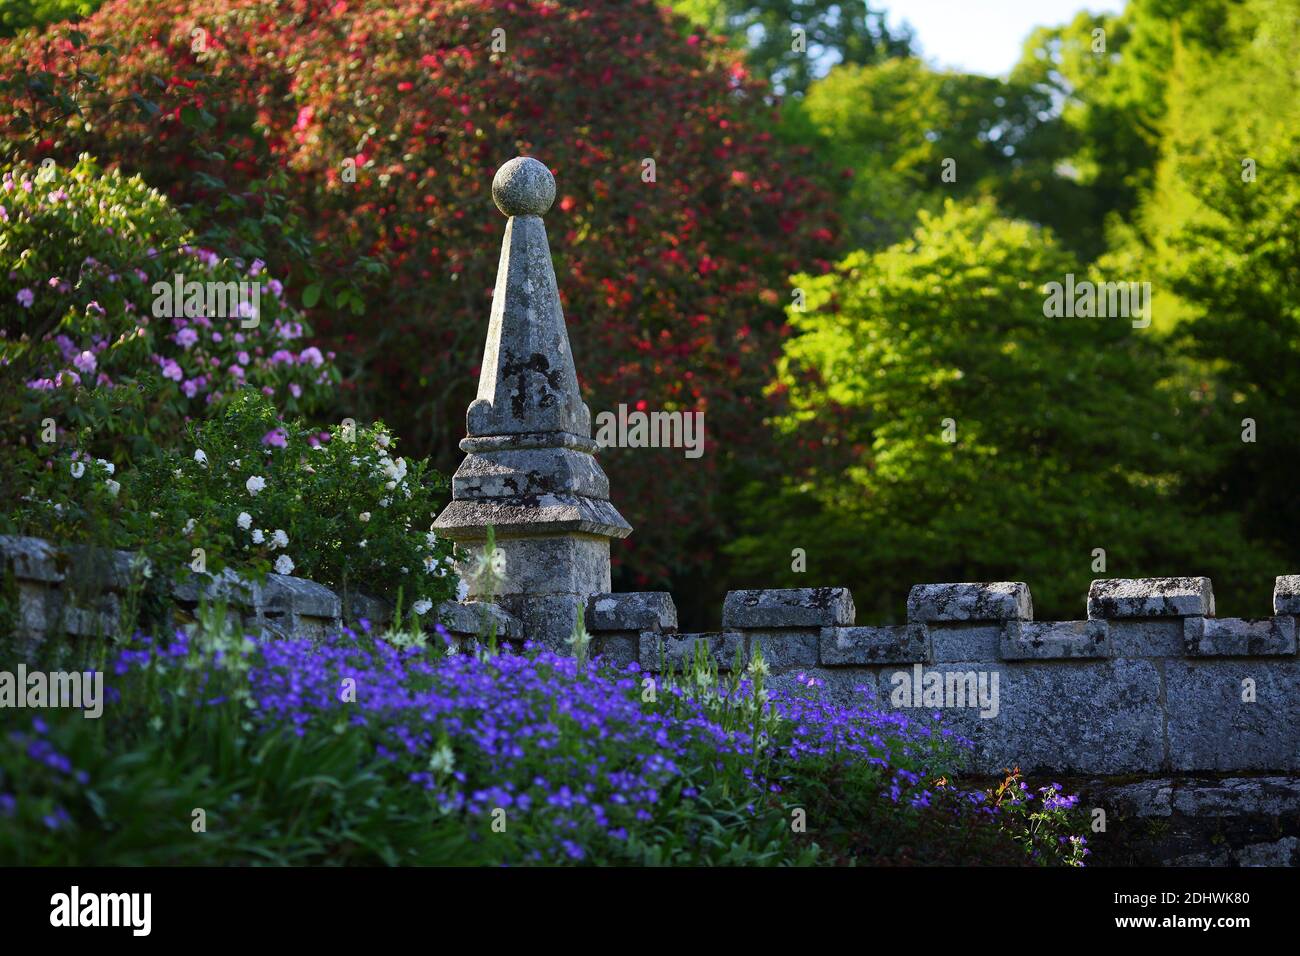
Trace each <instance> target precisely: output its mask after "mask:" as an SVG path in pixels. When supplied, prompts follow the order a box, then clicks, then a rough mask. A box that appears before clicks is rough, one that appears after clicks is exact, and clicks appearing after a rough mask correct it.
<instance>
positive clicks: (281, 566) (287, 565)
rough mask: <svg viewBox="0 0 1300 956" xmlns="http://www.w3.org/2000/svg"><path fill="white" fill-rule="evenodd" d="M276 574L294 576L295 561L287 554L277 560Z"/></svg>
mask: <svg viewBox="0 0 1300 956" xmlns="http://www.w3.org/2000/svg"><path fill="white" fill-rule="evenodd" d="M275 573H276V574H293V559H292V558H290V557H289V556H288V555H287V554H282V555H280V556H279V557H278V558H276V559H275Z"/></svg>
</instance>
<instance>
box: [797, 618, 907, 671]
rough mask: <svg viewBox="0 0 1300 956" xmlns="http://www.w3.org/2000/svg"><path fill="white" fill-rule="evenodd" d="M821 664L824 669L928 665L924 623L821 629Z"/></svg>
mask: <svg viewBox="0 0 1300 956" xmlns="http://www.w3.org/2000/svg"><path fill="white" fill-rule="evenodd" d="M820 651H821V663H822V664H823V665H827V666H844V665H860V666H870V665H880V664H914V663H928V662H929V661H930V659H931V655H930V637H929V634H928V633H927V631H926V627H925V625H924V624H900V625H897V626H894V627H824V628H822V629H821V634H820Z"/></svg>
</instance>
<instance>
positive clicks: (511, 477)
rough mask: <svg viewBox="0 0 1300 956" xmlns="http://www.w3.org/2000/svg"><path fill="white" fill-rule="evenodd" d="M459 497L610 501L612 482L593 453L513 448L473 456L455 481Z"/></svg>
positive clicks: (575, 450)
mask: <svg viewBox="0 0 1300 956" xmlns="http://www.w3.org/2000/svg"><path fill="white" fill-rule="evenodd" d="M451 487H452V493H453V494H454V495H455V496H456V497H457V498H462V499H478V498H520V497H523V496H528V495H539V496H540V495H563V494H575V495H582V496H586V497H589V498H597V499H601V500H607V499H608V498H609V479H608V478H606V477H605V472H604V471H603V470H601V468H600V466H599V465H597V464H596V459H595V458H594V457H593V456H592V455H591V453H590V452H589V451H586V452H584V451H580V450H577V449H574V448H567V447H547V448H527V447H523V448H520V447H511V448H504V449H500V450H495V451H483V452H479V453H477V454H472V455H469V456H467V457H466V458H465V460H464V461H463V462H461V464H460V467H459V468H458V469H456V474H455V475H454V476H453V477H452V479H451Z"/></svg>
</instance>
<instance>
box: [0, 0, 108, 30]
mask: <svg viewBox="0 0 1300 956" xmlns="http://www.w3.org/2000/svg"><path fill="white" fill-rule="evenodd" d="M101 3H103V0H4V3H3V4H0V37H11V36H13V35H14V34H15V33H18V32H19V31H21V30H26V29H27V28H28V27H39V26H44V25H45V24H47V23H58V22H59V21H61V20H72V19H75V18H77V17H88V16H90V15H91V14H92V13H94V12H95V9H96V8H97V7H98V6H99V5H100V4H101Z"/></svg>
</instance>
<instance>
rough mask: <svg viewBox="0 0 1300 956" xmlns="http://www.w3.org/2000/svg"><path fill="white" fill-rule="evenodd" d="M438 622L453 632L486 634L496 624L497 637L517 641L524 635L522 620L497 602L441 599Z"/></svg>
mask: <svg viewBox="0 0 1300 956" xmlns="http://www.w3.org/2000/svg"><path fill="white" fill-rule="evenodd" d="M438 623H440V624H441V625H442V626H443V627H445V628H446V629H447V630H449V631H451V633H453V634H457V635H461V636H466V637H468V636H472V635H478V634H483V635H485V636H486V634H487V632H488V627H489V626H490V625H492V624H495V625H496V634H497V638H498V639H504V640H510V641H518V640H522V639H523V637H524V628H523V624H522V622H520V620H519V619H518V618H517V617H515V616H514V615H513V614H511V613H510V612H509V611H507V610H506V609H505V608H503V607H502V606H501V605H499V604H493V603H489V602H487V601H465V602H463V603H462V602H460V601H443V602H442V603H441V604H439V605H438Z"/></svg>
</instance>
